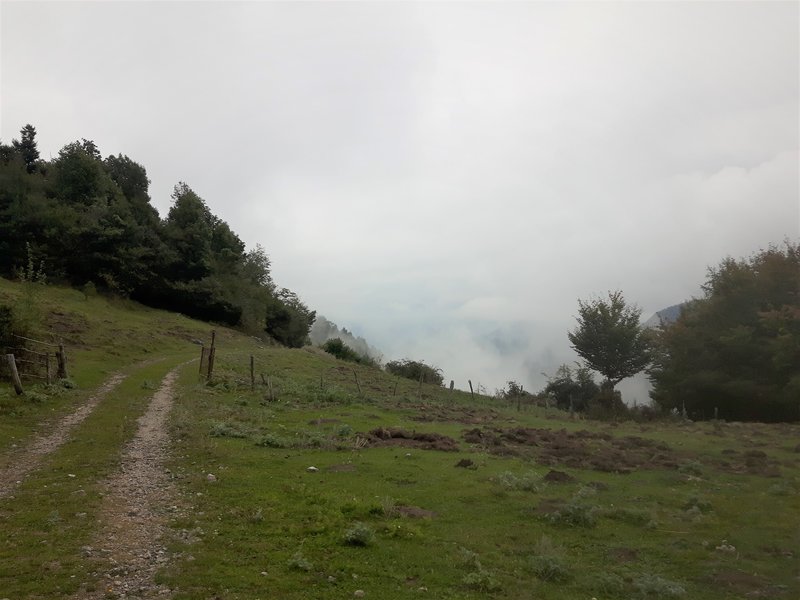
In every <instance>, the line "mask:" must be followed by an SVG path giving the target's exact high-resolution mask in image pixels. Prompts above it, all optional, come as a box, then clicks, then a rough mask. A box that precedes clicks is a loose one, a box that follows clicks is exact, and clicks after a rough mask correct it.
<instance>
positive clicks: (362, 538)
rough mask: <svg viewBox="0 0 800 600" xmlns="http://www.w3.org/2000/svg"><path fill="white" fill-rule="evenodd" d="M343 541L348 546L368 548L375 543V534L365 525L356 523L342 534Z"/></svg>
mask: <svg viewBox="0 0 800 600" xmlns="http://www.w3.org/2000/svg"><path fill="white" fill-rule="evenodd" d="M343 541H344V543H345V544H347V545H348V546H369V545H370V544H371V543H373V542H374V541H375V532H374V531H372V528H371V527H370V526H369V525H367V524H366V523H362V522H360V521H358V522H356V523H353V526H352V527H350V529H348V530H347V531H345V532H344V540H343Z"/></svg>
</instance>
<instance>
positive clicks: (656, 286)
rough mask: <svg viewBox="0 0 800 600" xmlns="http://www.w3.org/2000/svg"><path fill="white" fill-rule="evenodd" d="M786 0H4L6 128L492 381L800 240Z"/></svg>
mask: <svg viewBox="0 0 800 600" xmlns="http://www.w3.org/2000/svg"><path fill="white" fill-rule="evenodd" d="M799 6H800V4H798V2H786V3H778V2H752V3H748V2H735V3H732V2H713V3H689V2H674V3H650V2H647V3H645V2H641V3H636V2H628V3H568V2H559V3H539V2H531V3H522V2H519V3H496V2H491V3H489V2H486V3H468V4H467V3H465V4H462V3H452V2H447V3H411V2H404V3H384V2H380V3H378V2H366V3H339V2H325V3H310V2H304V3H298V2H289V3H268V2H249V3H234V2H225V3H222V2H219V3H216V2H178V3H157V2H129V3H118V2H104V3H99V2H98V3H93V2H79V3H67V2H60V3H36V2H24V3H23V2H6V1H4V2H2V5H1V7H0V19H1V20H2V22H1V24H0V33H1V34H2V47H1V48H0V51H1V52H2V64H1V65H0V67H1V68H2V71H0V102H2V106H1V108H0V138H1V139H2V140H3V142H5V143H8V142H9V141H10V140H11V138H12V137H18V132H19V130H20V128H21V127H22V126H23V125H25V124H26V123H31V124H33V125H34V126H35V127H36V128H37V131H38V140H39V148H40V151H41V152H42V156H43V158H50V157H51V156H56V155H57V153H58V151H59V149H60V148H61V147H63V146H64V145H65V144H67V143H68V142H71V141H74V140H76V139H80V138H88V139H92V140H94V141H95V142H96V143H97V145H98V147H99V149H100V151H101V152H102V154H103V156H106V155H108V154H118V153H123V154H126V155H128V156H130V157H131V158H132V159H134V160H136V161H137V162H139V163H140V164H142V165H143V166H145V168H146V169H147V172H148V175H149V177H150V179H151V181H152V183H151V187H150V193H151V197H152V200H153V204H154V205H155V206H156V207H157V208H158V210H159V212H160V213H161V214H162V216H164V215H166V211H167V210H168V209H169V206H170V194H171V191H172V188H173V186H174V185H175V184H176V183H177V182H178V181H185V182H187V183H188V184H189V185H190V186H191V187H192V188H193V189H194V190H195V191H196V192H197V193H198V194H199V195H200V196H201V197H202V198H204V199H205V200H206V202H207V203H208V205H209V207H210V208H211V210H212V211H213V212H214V213H215V214H217V215H218V216H219V217H221V218H222V219H224V220H225V221H227V222H228V223H229V224H230V225H231V227H232V228H233V229H234V231H236V232H237V233H238V234H239V235H240V237H241V238H242V239H243V240H244V241H245V242H246V243H247V245H248V246H249V247H253V246H254V245H255V244H261V245H262V246H264V248H265V249H266V250H267V252H268V254H269V255H270V257H271V259H272V262H273V276H274V278H275V280H276V282H277V283H278V284H279V285H281V286H285V287H289V288H290V289H292V290H294V291H296V292H297V293H298V294H299V295H300V296H301V298H302V299H303V300H304V301H305V302H306V303H307V304H308V305H309V306H310V307H311V308H313V309H316V310H317V311H318V313H320V314H323V315H325V316H326V317H328V318H329V319H330V320H332V321H334V322H336V323H337V324H339V325H340V326H345V327H347V328H348V329H350V330H352V331H353V332H354V333H356V334H357V335H362V336H364V337H365V338H366V339H367V340H368V341H369V342H370V343H371V344H372V345H374V346H377V347H378V348H380V349H381V350H382V351H383V352H384V355H385V357H386V358H387V359H391V358H403V357H409V358H414V359H422V360H425V361H427V362H428V363H432V364H435V365H438V366H439V367H441V368H442V369H443V371H444V375H445V378H446V379H447V380H449V379H455V380H456V384H457V386H458V387H461V388H465V387H466V386H467V382H466V380H467V379H468V378H470V379H472V381H473V383H477V382H480V383H481V384H483V385H484V386H486V387H487V388H488V389H489V390H490V391H491V390H493V389H494V388H497V387H502V386H503V385H504V383H505V382H506V381H507V380H509V379H514V380H517V381H519V382H521V383H523V384H524V385H525V388H526V389H531V390H534V391H535V390H538V389H540V388H541V387H542V385H543V383H544V379H543V377H542V375H541V372H542V371H546V372H549V373H552V372H553V371H554V370H555V368H556V367H557V366H558V365H559V364H560V363H562V362H571V361H573V360H575V358H576V357H575V355H574V354H573V352H572V351H571V350H570V348H569V342H568V340H567V337H566V332H567V330H569V329H571V328H573V327H574V325H575V318H574V316H575V314H576V312H577V299H578V298H584V299H588V298H591V297H593V296H595V295H599V294H605V293H606V292H607V291H608V290H613V289H621V290H623V292H624V293H625V296H626V298H627V299H628V300H630V301H631V302H635V303H637V304H638V305H639V306H640V307H641V308H642V309H643V318H645V319H646V318H648V317H649V316H650V315H651V314H652V313H653V312H655V311H656V310H659V309H661V308H664V307H666V306H669V305H671V304H675V303H678V302H680V301H682V300H685V299H687V298H690V297H691V296H697V295H699V294H700V288H699V286H700V284H701V283H702V282H703V280H704V277H705V272H706V268H707V267H708V266H709V265H714V264H717V263H718V262H719V261H720V260H721V259H722V258H723V257H725V256H727V255H731V256H734V257H741V256H746V255H748V254H750V253H752V252H753V251H756V250H758V249H759V248H763V247H765V246H766V245H768V244H770V243H781V242H782V240H783V239H785V238H787V237H788V238H789V239H791V240H794V241H796V240H797V239H798V237H800V200H799V195H800V194H799V192H798V137H799V135H800V133H799V127H800V126H799V124H798V111H799V106H800V101H799V99H798V80H799V79H800V75H799V65H798V61H799V59H798V57H799V56H800V52H799V50H798V39H800V34H799V31H798V30H799V27H800V25H799V23H800V14H799V9H798V7H799Z"/></svg>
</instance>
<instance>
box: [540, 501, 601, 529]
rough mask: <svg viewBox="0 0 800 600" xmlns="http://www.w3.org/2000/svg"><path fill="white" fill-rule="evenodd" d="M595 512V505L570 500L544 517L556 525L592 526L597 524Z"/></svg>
mask: <svg viewBox="0 0 800 600" xmlns="http://www.w3.org/2000/svg"><path fill="white" fill-rule="evenodd" d="M596 514H597V508H596V507H594V506H590V505H588V504H581V503H579V502H576V501H575V500H571V501H570V502H569V503H568V504H565V505H564V506H563V507H561V508H560V509H559V510H557V511H555V512H553V513H550V514H549V515H547V517H546V519H547V520H548V521H550V522H551V523H553V524H556V525H567V526H569V527H594V526H595V525H597V517H596Z"/></svg>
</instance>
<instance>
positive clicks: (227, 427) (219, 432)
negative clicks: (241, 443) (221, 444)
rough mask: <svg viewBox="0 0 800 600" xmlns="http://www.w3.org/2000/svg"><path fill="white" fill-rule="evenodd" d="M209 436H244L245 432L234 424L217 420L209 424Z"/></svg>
mask: <svg viewBox="0 0 800 600" xmlns="http://www.w3.org/2000/svg"><path fill="white" fill-rule="evenodd" d="M210 435H211V437H229V438H246V437H247V434H246V433H245V432H244V431H242V430H241V429H239V427H237V426H236V425H232V424H230V423H225V422H217V423H213V424H212V425H211V431H210Z"/></svg>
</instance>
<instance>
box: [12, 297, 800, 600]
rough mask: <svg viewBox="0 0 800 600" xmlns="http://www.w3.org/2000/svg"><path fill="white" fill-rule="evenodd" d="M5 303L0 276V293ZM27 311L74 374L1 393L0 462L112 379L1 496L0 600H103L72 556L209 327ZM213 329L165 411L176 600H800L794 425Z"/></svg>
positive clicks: (81, 312) (132, 316)
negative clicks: (474, 379) (592, 403)
mask: <svg viewBox="0 0 800 600" xmlns="http://www.w3.org/2000/svg"><path fill="white" fill-rule="evenodd" d="M20 293H21V292H20V289H19V287H18V286H17V285H16V284H12V283H9V282H7V281H0V302H1V301H2V300H3V299H4V298H11V297H16V296H18V295H19V294H20ZM42 306H43V312H44V315H45V318H44V320H43V323H44V326H43V328H42V330H41V331H40V332H39V335H41V336H50V335H52V336H54V337H55V338H59V337H62V338H63V340H64V342H65V343H67V345H68V347H69V352H70V360H71V365H72V369H73V372H72V373H71V375H72V376H73V378H74V379H75V381H76V383H77V384H78V387H77V389H75V390H65V391H64V392H61V393H59V394H51V395H49V396H45V395H43V396H42V398H40V400H41V401H40V402H38V403H32V402H31V401H30V400H26V399H24V398H22V399H17V398H15V397H13V396H12V395H11V393H10V392H8V389H7V388H8V386H6V385H5V384H4V386H3V388H2V390H1V391H0V403H2V404H0V468H1V467H3V466H5V465H7V464H8V463H9V461H11V460H13V457H14V452H15V448H14V446H15V445H16V446H17V447H18V446H20V445H24V443H25V440H26V439H29V438H31V437H32V436H34V435H35V433H34V432H35V431H36V428H37V426H39V427H40V429H39V430H40V431H41V425H40V424H41V423H49V422H52V421H53V418H54V416H55V415H57V414H60V413H65V412H68V411H69V410H71V408H72V407H74V406H77V405H79V404H80V403H81V402H82V401H83V400H84V399H85V398H86V397H87V396H88V395H89V394H90V393H91V392H92V390H93V389H94V388H96V387H97V386H98V385H99V384H100V382H101V381H102V380H103V379H105V378H106V377H107V375H108V374H109V373H111V372H114V371H122V372H125V373H128V374H129V376H128V378H127V379H126V380H125V381H124V382H123V383H122V384H121V385H120V386H119V388H117V390H115V392H114V393H112V394H109V396H108V397H107V398H106V399H105V400H103V401H102V402H101V403H100V404H99V405H98V408H97V409H96V410H95V411H94V412H93V413H92V415H91V416H90V417H89V418H87V420H86V421H85V422H84V423H82V424H81V425H80V426H79V427H78V428H76V430H75V431H74V432H73V434H72V436H71V438H70V441H69V442H68V443H66V444H64V445H63V446H62V447H61V448H59V449H58V450H57V451H56V452H54V453H53V454H52V455H50V456H49V457H47V459H46V460H45V461H44V462H43V464H42V465H41V468H39V469H38V470H37V471H35V472H34V473H32V474H31V475H30V476H29V477H28V478H27V479H25V481H24V482H23V483H22V484H21V485H20V486H19V487H18V488H17V489H16V490H15V492H14V494H13V497H12V496H9V497H7V498H0V529H2V531H3V532H4V533H6V534H7V535H6V536H5V537H6V541H5V542H0V590H2V592H0V597H6V596H7V597H9V598H58V597H65V596H70V595H72V594H76V593H77V594H78V595H79V596H80V594H83V593H87V594H88V593H91V592H92V591H93V590H94V591H100V592H103V593H106V594H107V595H108V597H119V594H118V592H117V591H116V590H114V589H113V587H110V588H109V589H108V590H102V589H99V585H100V583H99V577H98V565H97V555H96V553H92V552H87V551H85V548H86V546H87V545H88V544H95V543H96V542H94V541H92V540H93V539H94V534H95V521H96V519H95V517H96V515H97V512H98V510H99V506H100V504H101V502H102V495H103V493H104V491H103V486H102V481H103V480H104V478H105V477H107V476H108V474H109V473H112V472H113V471H114V470H115V469H116V468H117V467H118V464H119V455H120V449H121V448H122V446H123V444H124V443H125V441H126V440H127V439H129V438H130V437H131V435H132V432H133V429H134V424H135V418H136V417H137V416H138V415H139V414H141V413H142V412H143V410H144V408H145V406H146V404H147V401H148V398H149V396H150V395H151V394H152V391H153V390H154V389H155V387H156V386H157V384H158V382H159V381H160V379H161V377H162V376H163V375H164V374H165V373H166V372H167V371H169V370H170V369H171V368H173V367H174V366H175V365H180V364H183V363H186V361H188V360H190V359H192V358H195V357H196V356H197V355H198V354H199V352H198V348H199V346H198V345H197V344H196V343H195V341H194V340H208V337H209V333H210V330H211V326H209V325H207V324H203V323H198V322H195V321H191V320H189V319H187V318H184V317H181V316H179V315H172V314H168V313H164V312H161V311H155V310H150V309H145V308H142V307H139V306H136V305H132V304H130V303H126V302H110V301H108V300H106V299H103V298H90V299H88V300H87V299H85V298H84V296H83V295H82V294H80V293H79V292H76V291H72V290H66V289H57V288H47V291H46V294H45V295H44V296H43V298H42ZM217 332H218V334H217V344H218V355H217V369H216V376H215V377H214V379H213V380H212V381H211V382H206V381H204V380H203V379H201V378H200V377H199V376H198V365H197V363H196V362H193V363H187V364H185V365H184V366H183V367H182V368H181V371H180V379H179V390H180V391H179V394H178V398H177V401H176V404H175V406H174V409H173V411H172V414H171V416H170V434H171V440H172V447H171V448H172V450H171V454H170V465H169V473H170V476H171V478H172V480H173V481H174V482H175V483H176V484H177V486H178V490H179V498H178V499H177V500H176V505H175V506H174V507H164V508H165V510H166V511H168V514H169V515H170V521H169V522H170V530H169V531H170V533H169V535H168V538H169V539H168V546H169V550H170V552H169V561H166V562H165V563H164V566H163V568H162V569H161V570H160V571H159V573H158V574H157V581H158V582H159V583H162V584H164V585H166V586H168V587H169V588H170V589H172V590H173V595H174V597H175V598H186V599H189V598H193V599H194V598H196V599H207V598H225V599H229V598H231V599H235V598H241V599H250V598H253V599H254V598H264V599H266V598H298V599H300V598H304V599H305V598H350V597H354V595H356V596H360V595H361V592H363V596H364V597H367V598H381V599H393V598H409V597H430V598H480V597H487V596H493V597H497V598H520V599H522V598H526V599H527V598H542V599H548V598H551V599H564V598H567V599H569V598H576V599H579V598H580V599H588V598H592V597H594V598H598V599H600V598H624V599H627V598H681V597H683V598H692V599H701V600H702V599H712V598H753V597H760V598H769V597H774V598H786V599H789V598H795V597H798V596H799V595H800V581H799V580H798V576H800V571H798V557H800V522H799V521H798V515H799V514H800V500H799V498H800V494H799V493H800V453H799V452H798V451H800V447H798V446H797V443H798V434H800V427H798V426H797V425H760V424H749V425H741V424H736V423H679V422H676V423H662V424H646V425H640V424H634V423H619V424H610V423H598V422H590V421H582V420H572V419H570V418H569V416H568V415H565V414H563V413H559V412H554V411H549V412H548V411H546V410H544V409H538V408H537V409H527V410H523V411H522V412H518V411H517V410H516V408H515V407H510V406H504V405H499V404H498V403H497V401H496V400H494V399H490V398H483V397H476V398H474V399H473V398H471V397H470V395H469V394H466V393H462V392H459V391H455V392H450V391H448V390H445V389H443V388H434V387H430V386H423V387H422V390H421V391H420V390H419V389H418V386H417V384H416V383H414V382H412V381H407V380H398V379H396V378H393V377H391V376H389V375H387V374H385V373H383V372H381V371H378V370H375V369H369V368H366V367H361V366H358V365H355V366H354V365H351V364H350V363H343V362H340V361H336V360H335V359H333V358H331V357H330V356H328V355H326V354H324V353H321V352H319V351H316V350H312V349H300V350H288V349H282V348H276V347H269V346H266V345H265V344H264V343H263V342H260V341H258V340H255V339H253V338H248V337H245V336H241V335H238V334H236V333H235V332H232V331H229V330H222V329H217ZM251 355H252V356H253V357H254V363H255V373H256V385H255V387H253V386H251V381H250V372H249V367H250V356H251ZM262 374H263V376H264V378H263V381H262V378H261V375H262ZM264 382H266V384H265V383H264ZM267 384H268V385H267ZM312 467H313V468H312Z"/></svg>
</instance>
